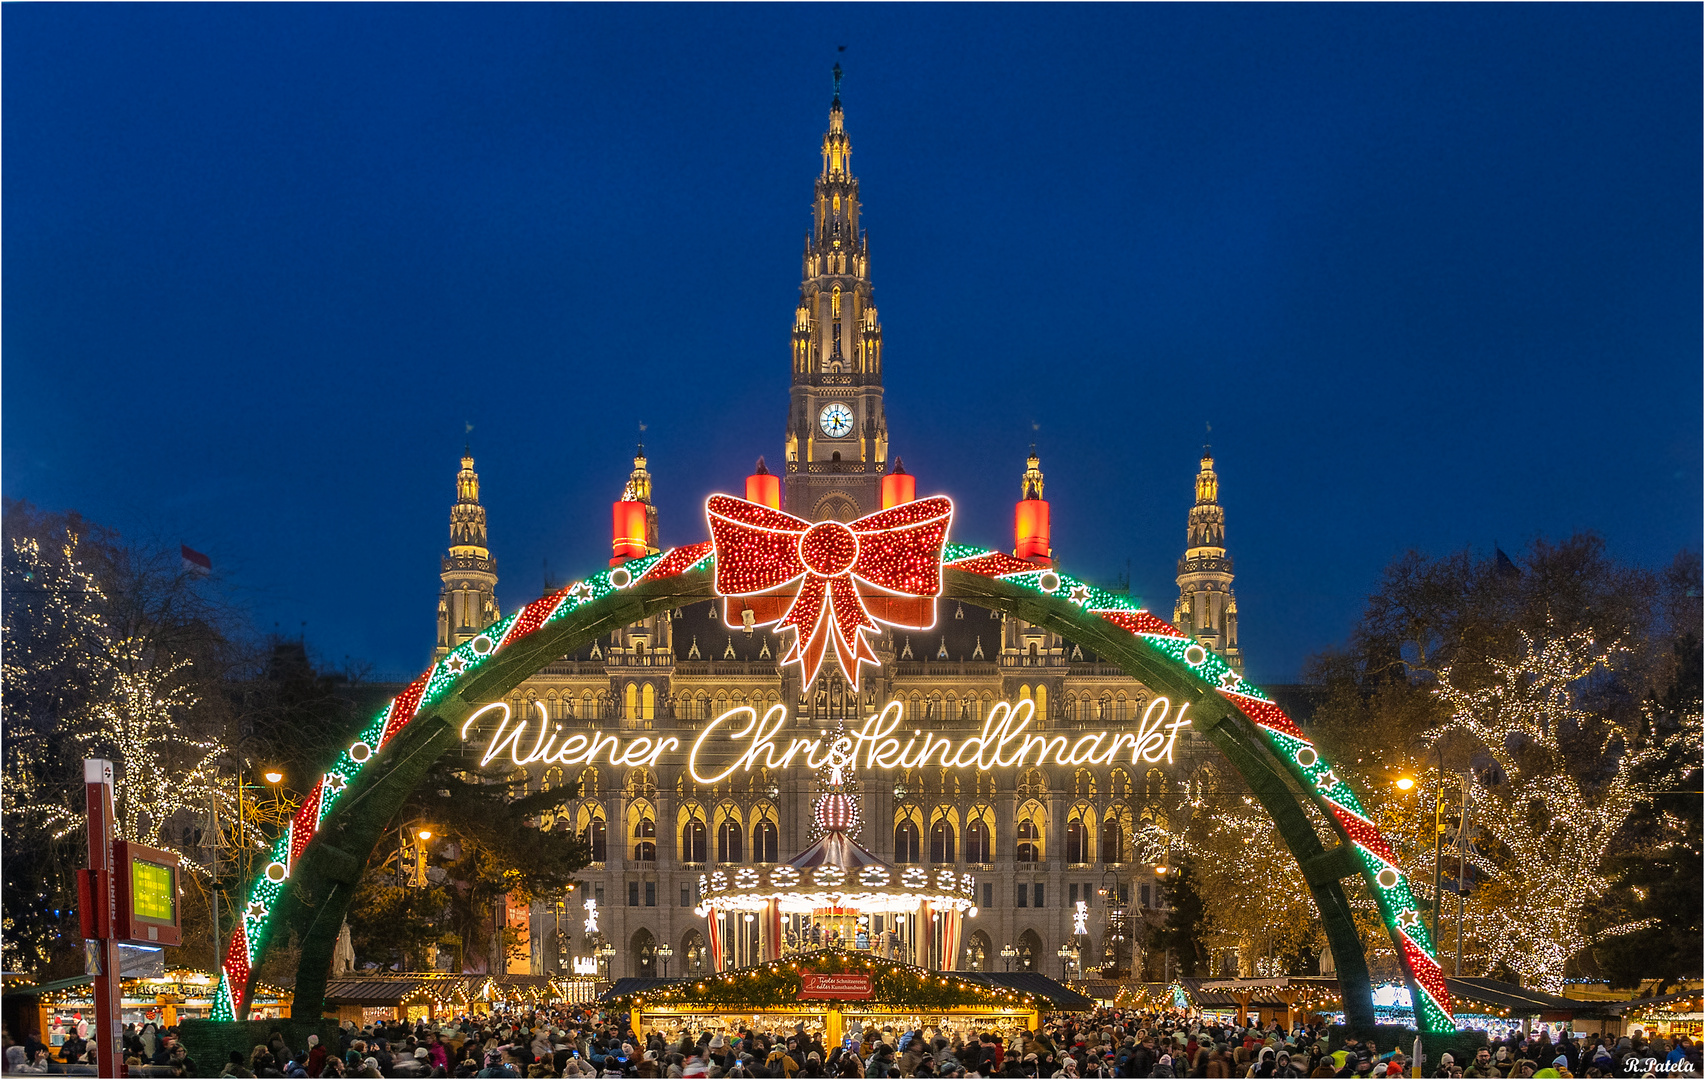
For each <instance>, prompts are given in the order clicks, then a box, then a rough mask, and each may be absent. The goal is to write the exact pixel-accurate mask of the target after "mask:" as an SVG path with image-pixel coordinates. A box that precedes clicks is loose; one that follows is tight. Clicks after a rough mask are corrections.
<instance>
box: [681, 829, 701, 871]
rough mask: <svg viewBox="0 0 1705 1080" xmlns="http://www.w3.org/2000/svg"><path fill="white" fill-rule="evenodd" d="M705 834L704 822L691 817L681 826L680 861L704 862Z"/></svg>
mask: <svg viewBox="0 0 1705 1080" xmlns="http://www.w3.org/2000/svg"><path fill="white" fill-rule="evenodd" d="M706 839H707V834H706V831H705V827H704V822H702V821H700V820H699V819H698V818H693V819H692V820H690V821H688V822H687V823H686V824H685V825H683V826H681V861H682V862H690V863H702V862H704V853H705V841H706Z"/></svg>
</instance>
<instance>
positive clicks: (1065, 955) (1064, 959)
mask: <svg viewBox="0 0 1705 1080" xmlns="http://www.w3.org/2000/svg"><path fill="white" fill-rule="evenodd" d="M1054 955H1055V956H1058V957H1059V958H1060V978H1061V979H1062V980H1063V979H1065V978H1067V977H1068V975H1069V971H1068V969H1069V968H1070V966H1071V962H1072V947H1071V946H1070V945H1061V946H1060V947H1059V949H1058V950H1057V951H1056V952H1055V953H1054Z"/></svg>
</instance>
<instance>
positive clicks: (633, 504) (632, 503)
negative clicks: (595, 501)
mask: <svg viewBox="0 0 1705 1080" xmlns="http://www.w3.org/2000/svg"><path fill="white" fill-rule="evenodd" d="M611 513H612V518H611V531H610V565H611V566H615V565H616V564H618V563H621V562H625V561H627V560H628V559H638V558H642V557H644V556H646V555H654V554H656V553H657V552H658V551H659V550H660V549H659V548H658V546H657V507H656V506H654V505H653V504H652V502H651V473H650V471H648V470H647V469H646V467H645V444H644V443H640V444H639V445H638V446H636V447H635V448H634V452H633V472H631V473H628V480H627V483H626V484H623V485H622V497H621V498H620V499H618V500H617V501H616V502H615V503H614V504H612V506H611Z"/></svg>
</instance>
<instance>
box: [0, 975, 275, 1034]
mask: <svg viewBox="0 0 1705 1080" xmlns="http://www.w3.org/2000/svg"><path fill="white" fill-rule="evenodd" d="M217 986H218V980H217V979H216V978H215V977H214V976H213V975H211V974H209V973H208V972H205V971H197V970H194V969H175V970H172V971H168V972H166V973H165V974H164V975H159V976H145V977H140V978H130V979H125V980H123V982H122V983H121V984H120V990H121V993H122V1006H121V1011H122V1016H123V1018H124V1022H125V1023H127V1024H146V1023H154V1024H158V1025H159V1026H161V1027H163V1028H165V1027H174V1026H176V1025H177V1023H178V1021H179V1020H194V1019H203V1018H205V1017H207V1016H209V1015H210V1014H211V1013H212V1010H213V992H214V989H215V987H217ZM6 1001H7V1010H6V1011H7V1015H8V1017H10V1016H12V1014H13V1011H14V1009H16V1010H17V1013H18V1015H19V1016H23V1017H28V1018H29V1019H32V1020H33V1021H34V1023H35V1027H34V1030H36V1031H38V1032H40V1033H41V1037H42V1040H43V1041H44V1042H46V1043H47V1044H48V1045H49V1046H55V1047H57V1046H58V1045H59V1044H60V1043H62V1042H64V1041H65V1037H66V1035H68V1034H70V1033H72V1032H76V1031H83V1032H85V1033H86V1031H87V1025H88V1019H89V1017H91V1016H93V1015H94V980H93V979H92V978H90V977H89V976H87V975H81V976H78V977H76V978H71V979H61V980H59V981H57V982H50V983H43V984H41V985H39V986H28V985H18V986H10V987H8V988H7V990H6ZM254 1009H255V1011H254V1017H255V1019H257V1020H259V1019H270V1018H273V1017H282V1016H287V1015H288V1014H289V1012H290V992H289V991H288V990H285V989H284V988H283V987H279V986H273V985H271V984H270V983H266V982H261V981H257V982H256V983H255V989H254Z"/></svg>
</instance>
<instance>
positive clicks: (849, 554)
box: [799, 521, 858, 577]
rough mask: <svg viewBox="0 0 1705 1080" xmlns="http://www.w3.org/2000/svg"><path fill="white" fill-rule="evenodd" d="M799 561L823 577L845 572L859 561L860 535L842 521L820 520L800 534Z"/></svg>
mask: <svg viewBox="0 0 1705 1080" xmlns="http://www.w3.org/2000/svg"><path fill="white" fill-rule="evenodd" d="M799 561H800V562H802V563H804V564H805V566H806V569H808V570H810V571H811V572H812V573H813V574H820V575H822V576H823V577H834V576H836V575H837V574H844V573H846V572H847V571H848V570H851V569H852V568H853V564H854V563H856V562H858V536H857V534H855V533H854V532H853V531H852V530H851V529H849V528H847V527H846V526H845V525H843V524H842V523H841V522H839V521H819V522H818V523H817V524H815V525H813V526H811V527H810V528H809V529H806V530H805V532H804V534H803V535H802V536H800V538H799Z"/></svg>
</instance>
